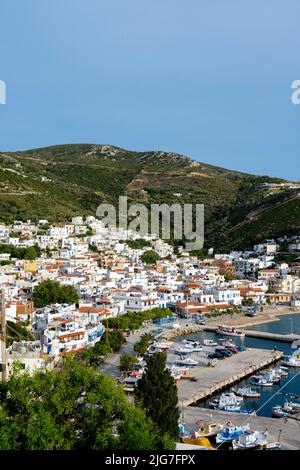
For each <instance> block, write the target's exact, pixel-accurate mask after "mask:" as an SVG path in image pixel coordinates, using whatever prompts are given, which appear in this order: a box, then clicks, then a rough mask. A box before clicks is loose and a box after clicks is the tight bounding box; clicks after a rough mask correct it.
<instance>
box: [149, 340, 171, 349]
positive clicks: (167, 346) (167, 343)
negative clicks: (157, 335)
mask: <svg viewBox="0 0 300 470" xmlns="http://www.w3.org/2000/svg"><path fill="white" fill-rule="evenodd" d="M172 344H173V343H171V341H158V342H156V343H153V344H152V347H153V348H155V349H160V350H161V351H164V350H167V349H170V347H171V346H172Z"/></svg>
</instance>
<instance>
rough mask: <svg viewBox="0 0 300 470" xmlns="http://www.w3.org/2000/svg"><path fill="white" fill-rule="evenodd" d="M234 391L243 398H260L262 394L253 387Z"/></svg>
mask: <svg viewBox="0 0 300 470" xmlns="http://www.w3.org/2000/svg"><path fill="white" fill-rule="evenodd" d="M232 391H233V392H234V393H235V394H236V395H238V396H239V397H243V398H260V393H259V392H258V391H257V390H255V389H254V388H251V387H239V388H238V389H235V388H233V389H232Z"/></svg>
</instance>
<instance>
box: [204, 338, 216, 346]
mask: <svg viewBox="0 0 300 470" xmlns="http://www.w3.org/2000/svg"><path fill="white" fill-rule="evenodd" d="M203 345H204V346H218V343H217V342H216V341H213V340H212V339H204V340H203Z"/></svg>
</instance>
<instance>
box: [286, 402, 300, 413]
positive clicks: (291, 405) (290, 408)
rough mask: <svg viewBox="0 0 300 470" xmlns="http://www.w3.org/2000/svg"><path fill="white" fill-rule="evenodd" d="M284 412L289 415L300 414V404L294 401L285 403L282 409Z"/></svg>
mask: <svg viewBox="0 0 300 470" xmlns="http://www.w3.org/2000/svg"><path fill="white" fill-rule="evenodd" d="M282 409H283V411H287V412H288V413H292V414H293V413H299V411H300V403H295V402H292V401H285V402H284V404H283V407H282Z"/></svg>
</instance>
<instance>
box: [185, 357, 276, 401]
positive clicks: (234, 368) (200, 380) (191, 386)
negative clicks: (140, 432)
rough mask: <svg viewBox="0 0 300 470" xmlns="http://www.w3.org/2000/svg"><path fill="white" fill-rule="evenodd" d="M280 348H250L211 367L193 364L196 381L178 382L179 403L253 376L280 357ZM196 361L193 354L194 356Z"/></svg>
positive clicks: (217, 390) (203, 395) (209, 394)
mask: <svg viewBox="0 0 300 470" xmlns="http://www.w3.org/2000/svg"><path fill="white" fill-rule="evenodd" d="M282 356H283V353H282V352H281V351H270V350H267V349H251V350H247V351H243V352H240V353H238V354H234V355H233V356H231V357H228V358H226V359H223V360H221V361H218V362H217V364H216V366H215V367H205V366H197V367H193V368H192V369H191V371H190V374H191V375H193V376H194V377H195V378H196V379H197V382H190V381H187V380H184V381H180V382H179V383H178V397H179V403H182V404H183V405H192V404H193V403H196V402H197V401H199V400H204V399H206V398H207V397H209V396H211V395H213V394H214V393H216V392H219V391H221V390H222V389H224V388H226V387H229V386H230V385H233V384H234V383H236V382H239V381H240V380H242V379H244V378H246V377H248V376H250V375H253V374H254V373H255V372H256V371H258V370H260V369H263V368H264V367H267V366H269V365H270V364H273V363H274V362H276V361H278V360H279V359H281V358H282ZM195 359H196V360H197V357H196V356H195Z"/></svg>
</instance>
